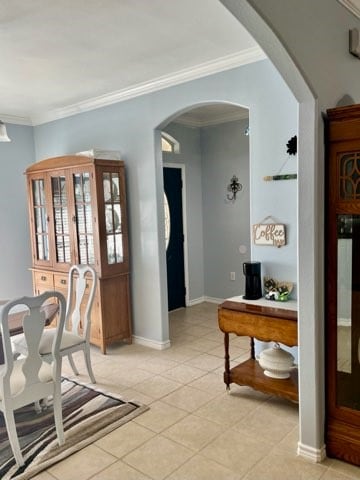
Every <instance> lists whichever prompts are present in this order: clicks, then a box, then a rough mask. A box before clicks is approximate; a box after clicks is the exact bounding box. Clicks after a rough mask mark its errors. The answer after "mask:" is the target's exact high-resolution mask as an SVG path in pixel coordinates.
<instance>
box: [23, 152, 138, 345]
mask: <svg viewBox="0 0 360 480" xmlns="http://www.w3.org/2000/svg"><path fill="white" fill-rule="evenodd" d="M26 176H27V187H28V196H29V201H28V204H29V218H30V230H31V247H32V276H33V288H34V293H35V294H36V295H37V294H40V293H42V292H43V291H45V290H52V289H54V290H58V291H61V292H63V293H64V294H65V295H66V292H67V281H68V278H67V274H68V270H69V268H70V266H71V265H72V264H90V265H92V266H93V267H94V268H95V270H96V272H97V274H98V283H97V288H96V296H95V300H94V304H93V310H92V318H91V319H92V324H91V337H90V341H91V343H93V344H94V345H97V346H99V347H100V348H101V351H102V352H103V353H105V352H106V347H107V346H108V345H110V344H111V343H114V342H117V341H120V340H124V341H127V342H131V317H130V293H129V248H128V227H127V216H126V195H125V167H124V162H122V161H119V160H102V159H96V158H92V157H87V156H82V155H69V156H63V157H55V158H49V159H46V160H42V161H40V162H37V163H35V164H33V165H31V166H30V167H28V168H27V170H26Z"/></svg>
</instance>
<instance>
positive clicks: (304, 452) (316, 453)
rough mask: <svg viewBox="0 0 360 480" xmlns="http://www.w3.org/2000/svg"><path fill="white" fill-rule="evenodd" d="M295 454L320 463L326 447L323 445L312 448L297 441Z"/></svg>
mask: <svg viewBox="0 0 360 480" xmlns="http://www.w3.org/2000/svg"><path fill="white" fill-rule="evenodd" d="M297 454H298V455H299V456H300V457H303V458H306V459H307V460H310V461H312V462H314V463H320V462H322V461H323V460H325V458H326V448H325V445H323V446H322V447H321V448H314V447H310V446H309V445H304V444H303V443H301V442H298V447H297Z"/></svg>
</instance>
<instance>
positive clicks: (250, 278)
mask: <svg viewBox="0 0 360 480" xmlns="http://www.w3.org/2000/svg"><path fill="white" fill-rule="evenodd" d="M243 272H244V275H245V295H244V298H245V299H246V300H257V299H258V298H261V297H262V291H261V263H260V262H244V263H243Z"/></svg>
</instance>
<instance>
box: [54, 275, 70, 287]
mask: <svg viewBox="0 0 360 480" xmlns="http://www.w3.org/2000/svg"><path fill="white" fill-rule="evenodd" d="M68 283H69V279H68V275H62V274H57V273H55V274H54V287H55V290H64V289H65V290H67V288H68Z"/></svg>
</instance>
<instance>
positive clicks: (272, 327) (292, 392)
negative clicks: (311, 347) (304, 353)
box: [218, 299, 298, 402]
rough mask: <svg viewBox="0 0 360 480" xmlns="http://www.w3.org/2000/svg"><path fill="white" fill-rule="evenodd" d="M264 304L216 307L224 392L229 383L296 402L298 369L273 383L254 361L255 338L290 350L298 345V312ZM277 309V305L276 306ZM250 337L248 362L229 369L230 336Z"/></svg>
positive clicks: (272, 303)
mask: <svg viewBox="0 0 360 480" xmlns="http://www.w3.org/2000/svg"><path fill="white" fill-rule="evenodd" d="M269 304H271V305H272V306H271V307H270V306H266V304H264V301H262V302H258V303H256V301H254V302H251V303H245V301H244V302H242V301H233V300H232V299H229V300H226V301H225V302H224V303H222V304H221V305H219V308H218V322H219V328H220V330H221V331H222V332H224V347H225V372H224V382H225V384H226V388H227V389H229V388H230V384H231V383H236V384H238V385H248V386H250V387H252V388H254V389H256V390H260V391H261V392H264V393H270V394H272V395H278V396H281V397H284V398H287V399H288V400H291V401H294V402H297V401H298V374H297V369H296V368H294V369H293V370H292V371H291V374H290V378H287V379H275V378H270V377H267V376H266V375H265V374H264V370H263V369H262V368H261V367H260V365H259V363H258V361H257V360H256V359H255V348H254V338H256V339H258V340H261V341H264V342H270V341H274V342H279V343H282V344H284V345H287V346H289V347H294V346H297V345H298V338H297V311H296V310H291V309H285V308H281V306H280V305H279V307H277V306H273V305H274V302H269ZM276 305H277V304H276ZM230 333H234V334H236V335H239V336H247V337H250V358H249V359H248V360H246V361H244V362H242V363H240V364H238V365H236V366H235V367H233V368H230V353H229V334H230Z"/></svg>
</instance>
